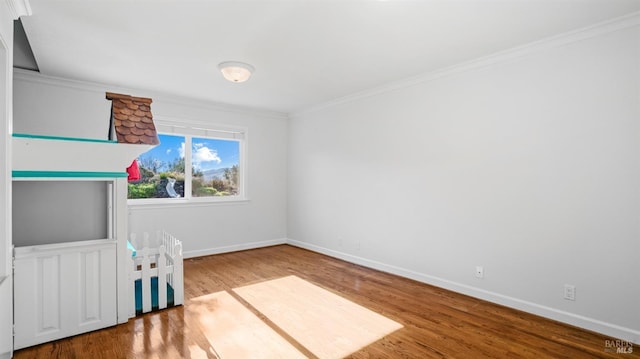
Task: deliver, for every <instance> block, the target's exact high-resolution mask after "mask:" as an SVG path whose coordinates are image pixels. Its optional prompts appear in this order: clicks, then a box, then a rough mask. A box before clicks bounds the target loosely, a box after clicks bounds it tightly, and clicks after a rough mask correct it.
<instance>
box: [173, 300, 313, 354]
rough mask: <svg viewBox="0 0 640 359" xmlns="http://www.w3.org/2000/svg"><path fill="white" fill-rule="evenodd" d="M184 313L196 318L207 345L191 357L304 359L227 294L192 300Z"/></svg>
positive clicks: (197, 349)
mask: <svg viewBox="0 0 640 359" xmlns="http://www.w3.org/2000/svg"><path fill="white" fill-rule="evenodd" d="M185 310H187V311H188V312H189V315H193V316H195V317H197V319H198V324H199V326H200V329H201V330H202V332H203V334H204V336H205V337H206V338H207V340H208V342H209V344H210V347H209V348H199V347H198V348H193V350H192V351H191V353H192V354H193V356H192V357H194V358H196V357H204V358H212V357H213V358H223V359H227V358H233V359H244V358H247V359H259V358H265V359H267V358H274V359H275V358H277V359H282V358H292V359H296V358H306V357H305V356H304V355H303V354H302V353H300V352H299V351H298V350H297V349H296V348H295V347H294V346H292V345H291V344H290V343H289V342H288V341H286V340H285V339H284V338H282V337H281V336H280V335H278V333H276V332H275V331H274V330H273V329H271V328H270V327H269V326H268V325H267V324H266V323H264V322H263V321H262V320H260V318H258V317H257V316H256V315H254V314H253V313H252V312H251V311H250V310H249V309H247V308H246V307H245V306H244V305H242V303H240V302H239V301H238V300H237V299H235V298H234V297H233V296H232V295H231V294H229V293H228V292H217V293H212V294H208V295H204V296H201V297H198V298H195V299H192V300H191V301H190V302H189V304H188V305H187V306H185ZM190 349H191V348H190Z"/></svg>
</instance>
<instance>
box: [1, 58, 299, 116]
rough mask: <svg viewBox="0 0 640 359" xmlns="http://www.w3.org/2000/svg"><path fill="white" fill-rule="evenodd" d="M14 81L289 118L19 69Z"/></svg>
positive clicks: (268, 112) (278, 113) (102, 94)
mask: <svg viewBox="0 0 640 359" xmlns="http://www.w3.org/2000/svg"><path fill="white" fill-rule="evenodd" d="M13 79H14V81H15V80H20V81H25V82H31V83H37V84H43V85H49V86H58V87H66V88H71V89H74V90H81V91H87V92H97V93H101V96H104V93H105V92H107V91H108V92H118V93H135V94H139V96H140V97H149V98H152V99H153V101H154V102H156V103H157V102H164V103H170V104H173V105H179V106H185V107H195V108H200V109H205V110H211V111H221V112H228V113H235V114H242V115H250V116H258V117H267V118H274V119H288V118H289V117H288V116H287V114H286V113H283V112H277V111H269V110H262V109H254V108H250V107H242V106H235V105H230V104H224V103H218V102H213V101H206V100H199V99H193V98H187V97H181V96H177V95H172V94H170V93H163V92H156V91H148V90H143V89H132V88H125V87H119V86H114V85H108V84H103V83H97V82H89V81H81V80H72V79H66V78H62V77H55V76H49V75H43V74H41V73H39V72H35V71H29V70H23V69H18V68H14V69H13Z"/></svg>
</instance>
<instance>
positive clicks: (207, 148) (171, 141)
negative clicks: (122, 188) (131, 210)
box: [140, 134, 240, 171]
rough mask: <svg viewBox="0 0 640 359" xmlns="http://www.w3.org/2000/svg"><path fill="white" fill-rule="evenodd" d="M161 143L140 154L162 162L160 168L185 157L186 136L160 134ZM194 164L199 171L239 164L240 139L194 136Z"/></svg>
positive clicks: (192, 147)
mask: <svg viewBox="0 0 640 359" xmlns="http://www.w3.org/2000/svg"><path fill="white" fill-rule="evenodd" d="M158 137H159V139H160V144H159V145H158V146H156V147H154V148H152V149H151V150H149V151H147V152H145V153H144V154H143V155H141V156H140V159H144V158H152V159H154V160H158V161H160V162H161V164H162V165H161V166H160V167H159V170H166V169H167V165H168V164H170V163H172V162H174V161H175V160H176V159H178V158H181V157H184V154H185V151H184V146H185V138H184V136H174V135H162V134H160V135H158ZM191 152H192V156H191V161H192V165H193V166H194V167H195V168H196V170H199V171H207V170H214V169H219V168H229V167H232V166H235V165H238V162H239V154H240V144H239V142H238V141H232V140H218V139H211V138H200V137H193V138H192V142H191Z"/></svg>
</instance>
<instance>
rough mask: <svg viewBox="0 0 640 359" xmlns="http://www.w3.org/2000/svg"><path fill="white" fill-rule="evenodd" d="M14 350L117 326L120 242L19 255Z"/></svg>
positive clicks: (56, 247)
mask: <svg viewBox="0 0 640 359" xmlns="http://www.w3.org/2000/svg"><path fill="white" fill-rule="evenodd" d="M14 286H15V287H14V298H15V308H14V310H15V314H14V320H15V344H14V345H15V349H20V348H24V347H28V346H32V345H36V344H40V343H44V342H48V341H51V340H56V339H60V338H64V337H68V336H71V335H76V334H80V333H85V332H88V331H92V330H96V329H100V328H104V327H108V326H111V325H115V324H116V319H117V318H116V305H117V304H116V243H115V241H113V240H95V241H81V242H71V243H59V244H51V245H41V246H30V247H18V248H16V250H15V270H14Z"/></svg>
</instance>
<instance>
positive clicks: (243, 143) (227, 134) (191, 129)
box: [127, 119, 249, 207]
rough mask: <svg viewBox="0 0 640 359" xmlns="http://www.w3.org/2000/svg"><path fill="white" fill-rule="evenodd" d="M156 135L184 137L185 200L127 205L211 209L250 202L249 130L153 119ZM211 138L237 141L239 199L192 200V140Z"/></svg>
mask: <svg viewBox="0 0 640 359" xmlns="http://www.w3.org/2000/svg"><path fill="white" fill-rule="evenodd" d="M154 122H155V126H156V131H157V132H158V134H162V135H173V136H184V142H185V143H184V147H185V156H184V168H185V174H184V193H185V195H184V197H181V198H135V199H128V200H127V204H128V205H130V206H145V207H152V206H159V207H170V206H193V205H212V204H224V203H241V202H248V201H249V198H248V196H247V168H248V166H247V139H248V130H247V128H245V127H235V126H226V125H214V124H185V123H183V122H176V121H159V120H157V119H154ZM193 137H196V138H208V139H214V140H235V141H238V142H239V151H240V153H239V161H238V171H239V178H238V195H236V196H211V197H193V196H192V184H191V183H192V182H191V181H192V174H191V167H192V162H191V156H192V152H191V151H192V139H193Z"/></svg>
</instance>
